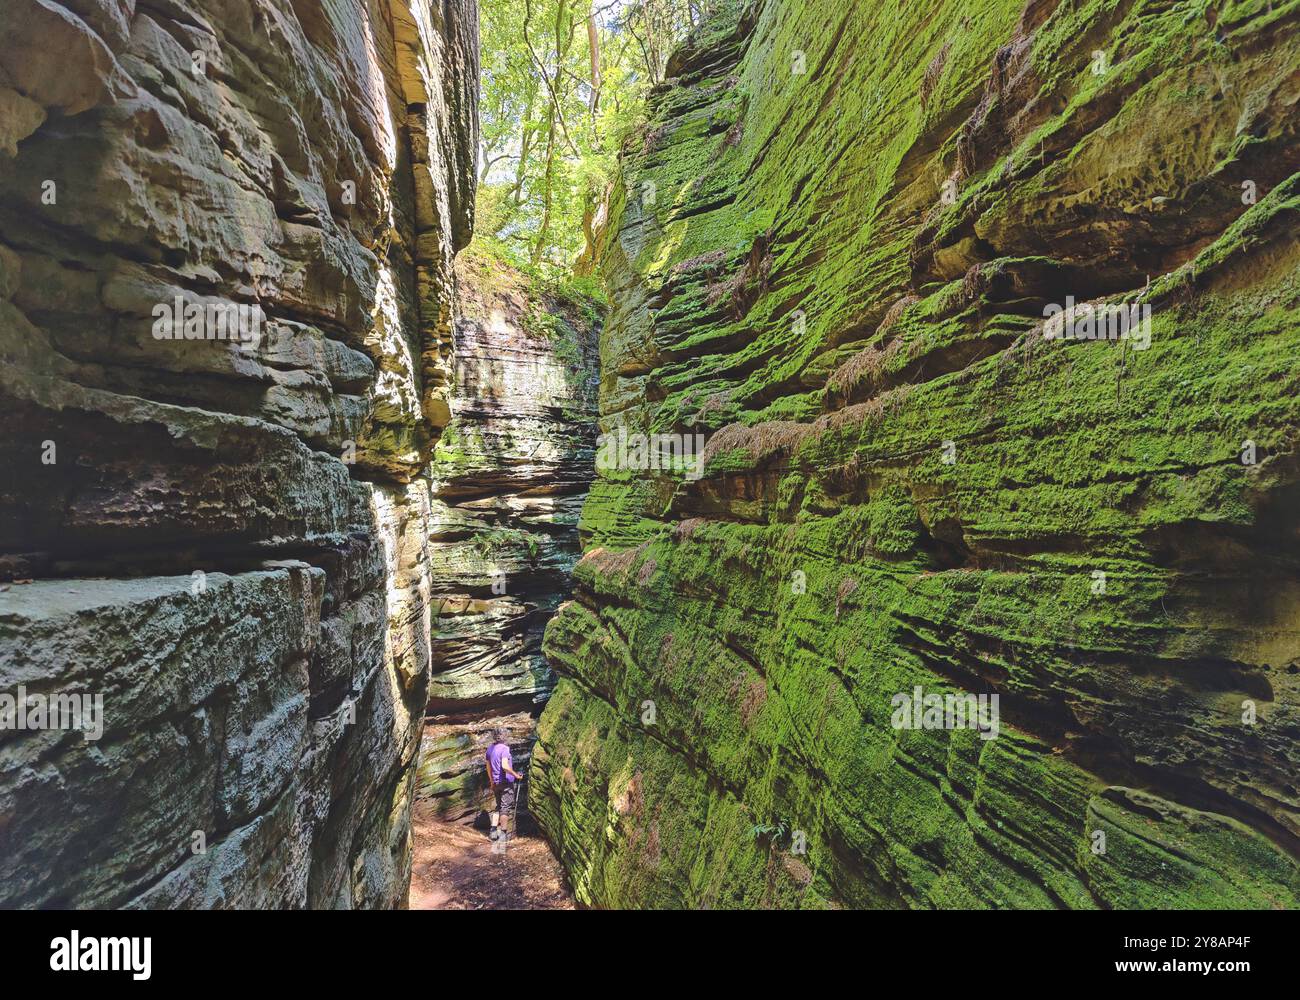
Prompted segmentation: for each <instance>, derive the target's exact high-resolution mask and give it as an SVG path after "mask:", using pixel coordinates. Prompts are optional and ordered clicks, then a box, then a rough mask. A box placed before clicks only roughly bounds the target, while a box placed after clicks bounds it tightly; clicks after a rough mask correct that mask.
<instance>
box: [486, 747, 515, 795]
mask: <svg viewBox="0 0 1300 1000" xmlns="http://www.w3.org/2000/svg"><path fill="white" fill-rule="evenodd" d="M487 762H488V770H489V771H491V772H492V784H494V785H499V784H501V775H502V774H503V773H504V770H503V768H506V767H508V768H510V770H512V771H513V770H514V769H515V762H514V761H513V760H512V759H511V757H510V748H509V747H508V746H506V744H504V743H493V744H492V745H491V746H490V747H488V752H487ZM505 778H506V782H507V783H508V784H511V785H513V784H514V783H515V779H514V778H513V777H511V776H510V775H508V774H507V775H506V776H505Z"/></svg>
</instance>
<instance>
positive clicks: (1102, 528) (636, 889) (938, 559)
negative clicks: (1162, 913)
mask: <svg viewBox="0 0 1300 1000" xmlns="http://www.w3.org/2000/svg"><path fill="white" fill-rule="evenodd" d="M718 6H719V7H720V8H721V9H722V11H723V13H722V14H721V15H720V16H719V17H718V18H716V19H715V20H714V21H712V22H711V23H710V24H709V25H708V26H707V27H706V28H705V29H704V30H703V31H701V33H700V34H699V36H698V37H696V38H695V39H693V40H692V41H691V43H690V44H688V45H687V46H686V47H684V49H683V50H682V51H681V52H679V53H678V55H677V56H676V57H675V58H674V60H673V63H672V66H671V68H670V74H671V76H672V79H671V80H670V81H669V83H668V85H667V86H665V87H664V88H663V89H662V90H661V91H660V92H659V93H658V94H657V95H656V97H655V100H654V102H653V106H652V109H651V121H650V123H649V125H648V126H647V128H646V129H645V132H644V134H643V135H642V136H641V137H640V139H639V141H636V142H634V143H632V144H629V146H628V147H627V150H626V152H625V155H624V158H623V173H624V176H623V183H622V184H620V185H619V186H618V188H617V191H616V195H615V204H614V206H613V209H612V212H611V224H610V229H609V232H608V233H607V236H606V241H607V248H606V253H605V261H606V267H605V278H606V282H607V285H608V289H609V292H610V296H611V299H612V301H613V303H614V305H613V311H612V314H611V317H610V321H609V323H608V324H607V326H606V328H605V332H604V334H603V339H602V356H603V359H604V368H603V380H602V385H601V422H602V428H603V429H605V430H612V429H614V428H617V427H625V428H627V429H628V430H629V431H630V432H633V433H657V432H662V433H673V434H693V433H695V432H696V431H699V430H703V431H704V432H705V433H707V434H708V436H709V443H708V445H707V448H706V453H705V456H704V459H705V468H704V470H703V471H704V475H703V477H702V478H700V479H699V480H698V481H690V480H689V479H688V478H687V476H686V475H685V472H687V471H689V470H688V469H687V468H686V467H685V466H684V465H683V466H679V468H678V469H677V471H676V473H671V472H662V471H660V472H655V471H654V470H646V469H644V468H641V469H636V468H629V467H623V468H619V469H615V470H611V471H609V472H604V473H602V474H601V475H600V476H599V478H598V479H597V480H596V482H595V484H594V485H593V487H592V491H591V495H590V499H589V500H588V503H587V506H586V508H585V511H584V523H585V524H586V526H587V528H588V529H589V530H590V532H591V535H592V544H591V545H590V546H589V548H588V550H587V552H586V554H585V555H584V557H583V559H582V561H581V562H580V563H579V565H578V567H577V570H576V583H577V590H576V595H575V597H576V599H575V600H574V601H573V602H572V603H569V604H567V605H565V606H564V608H562V610H561V611H560V612H559V614H557V615H556V617H555V618H553V619H552V622H551V624H550V626H549V628H548V630H547V633H546V644H545V648H546V652H547V655H548V657H549V659H550V661H551V663H552V664H553V665H554V666H555V668H556V669H557V671H559V672H560V673H561V675H562V677H561V681H560V683H559V685H558V687H557V688H556V691H555V693H554V694H553V696H552V698H551V700H550V702H549V703H548V705H547V708H546V710H545V712H544V713H543V716H542V719H541V723H540V726H539V742H538V745H537V749H536V753H535V757H534V761H533V766H532V771H531V774H532V778H533V785H534V788H533V793H534V794H533V800H534V811H535V813H536V814H537V815H538V817H539V818H540V820H541V821H542V825H543V827H544V828H545V830H546V831H547V833H548V834H549V836H550V837H551V839H552V840H553V842H554V843H555V844H556V846H557V849H558V851H559V854H560V856H561V858H562V860H563V862H564V864H565V867H566V868H567V869H568V871H569V873H570V876H571V878H572V881H573V884H574V888H575V891H576V893H577V896H578V898H579V900H581V901H584V902H587V903H591V904H596V905H631V906H701V907H704V906H708V907H717V906H805V907H817V906H845V905H862V906H877V907H999V908H1005V907H1082V908H1089V907H1139V906H1157V907H1198V906H1249V907H1295V906H1297V905H1300V866H1298V865H1297V860H1296V859H1297V857H1300V792H1298V791H1297V785H1296V780H1295V776H1296V774H1297V773H1300V756H1298V755H1297V747H1298V746H1300V742H1298V741H1297V737H1300V630H1298V629H1297V613H1298V611H1300V590H1298V589H1297V584H1296V581H1297V579H1300V573H1298V572H1297V570H1300V518H1298V517H1297V509H1298V508H1297V503H1296V501H1297V498H1298V497H1300V471H1298V466H1297V461H1296V455H1297V427H1300V392H1297V390H1298V389H1300V368H1298V367H1297V365H1296V361H1295V359H1296V355H1297V351H1298V350H1300V250H1298V248H1297V243H1296V239H1295V234H1296V227H1297V223H1298V221H1300V174H1297V170H1300V136H1298V135H1297V131H1296V130H1297V122H1298V121H1300V118H1297V115H1296V108H1297V102H1298V101H1300V49H1297V47H1296V46H1295V44H1294V38H1295V33H1296V31H1297V28H1298V27H1300V24H1298V17H1300V15H1298V14H1297V9H1296V8H1295V7H1294V6H1286V5H1278V4H1273V3H1267V2H1263V0H1259V2H1255V0H1246V2H1241V3H1230V4H1211V5H1208V6H1207V5H1204V4H1197V3H1145V2H1120V3H1084V2H1078V3H1075V2H1067V0H1030V2H1029V3H1028V4H1026V3H1025V2H1024V0H994V2H987V3H978V4H977V3H963V2H956V0H942V2H938V3H932V4H902V5H890V4H877V3H847V4H846V3H836V2H830V0H805V2H803V3H783V2H779V0H763V2H758V3H755V4H739V3H727V2H723V3H720V4H719V5H718ZM1069 297H1073V298H1074V299H1075V300H1076V301H1078V302H1097V303H1102V302H1105V301H1110V302H1120V301H1124V302H1128V303H1137V304H1139V305H1145V306H1149V307H1150V308H1151V311H1152V319H1151V326H1150V328H1149V329H1148V330H1147V331H1146V333H1149V335H1150V341H1149V344H1143V343H1142V338H1140V337H1130V338H1129V339H1127V340H1124V341H1114V342H1098V341H1087V340H1082V341H1080V340H1075V341H1067V340H1062V339H1054V338H1049V337H1047V336H1045V332H1049V331H1045V327H1044V315H1045V310H1050V307H1051V306H1053V305H1056V306H1058V307H1060V306H1064V305H1065V304H1066V303H1067V301H1068V299H1069ZM918 686H919V687H920V688H921V689H922V692H923V697H924V696H927V695H939V696H944V695H966V694H970V695H977V696H978V695H987V696H991V695H997V696H998V697H999V699H1000V728H999V730H998V732H997V734H996V738H991V739H985V738H983V737H984V735H988V734H981V733H978V732H974V731H972V730H970V729H958V728H949V727H947V726H946V723H944V722H943V721H942V720H936V721H938V722H939V724H938V725H930V724H928V723H927V721H926V720H925V719H924V718H923V719H922V727H921V728H919V729H918V728H913V726H912V722H913V721H914V716H913V715H912V713H911V712H908V713H907V715H906V718H904V719H903V720H902V721H903V722H906V723H907V726H906V727H904V726H901V725H899V724H898V723H899V716H898V715H897V712H898V705H897V703H896V702H895V700H894V699H895V698H897V697H898V696H900V695H902V696H908V697H910V696H912V695H913V693H914V692H915V690H916V688H917V687H918ZM986 704H987V703H986Z"/></svg>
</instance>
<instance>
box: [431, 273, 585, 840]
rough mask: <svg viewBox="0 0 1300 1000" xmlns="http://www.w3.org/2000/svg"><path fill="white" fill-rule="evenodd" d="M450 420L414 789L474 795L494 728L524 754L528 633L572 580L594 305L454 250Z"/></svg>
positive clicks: (532, 650) (437, 508)
mask: <svg viewBox="0 0 1300 1000" xmlns="http://www.w3.org/2000/svg"><path fill="white" fill-rule="evenodd" d="M457 273H458V276H459V279H460V280H459V283H458V288H459V308H458V317H459V318H458V320H457V323H456V338H455V359H456V379H455V391H454V395H453V399H452V412H453V419H452V422H451V424H450V425H449V426H448V428H447V430H446V433H445V434H444V435H443V437H442V440H441V441H439V443H438V447H437V449H436V451H435V453H434V460H433V464H432V465H431V467H430V470H429V472H430V482H431V486H432V490H433V501H432V513H431V516H430V520H429V564H430V568H431V571H432V577H433V580H434V590H433V603H434V613H435V616H436V617H435V620H434V631H435V635H434V640H433V653H432V658H433V677H432V682H431V684H430V688H429V719H428V725H427V727H426V730H425V737H424V748H423V752H422V761H421V766H420V774H421V779H420V794H421V795H427V796H429V797H430V798H431V799H432V800H433V805H434V808H435V810H436V812H437V814H438V815H441V816H443V817H446V818H463V817H465V816H467V815H470V814H472V813H474V812H476V811H477V810H478V809H480V808H481V807H482V804H483V797H484V793H485V791H486V781H485V779H484V773H483V766H482V754H483V749H484V747H485V746H486V745H487V744H488V742H490V740H489V736H490V730H491V729H493V728H496V727H500V728H504V729H506V730H507V731H508V732H509V734H510V742H511V745H512V746H513V747H514V749H515V758H516V760H515V766H516V768H517V769H519V770H522V769H523V767H524V766H526V764H527V762H528V760H529V755H530V748H531V745H532V742H533V739H534V729H535V723H536V719H537V716H538V715H539V714H540V712H541V709H542V706H543V705H544V704H545V702H546V699H547V698H548V697H549V696H550V693H551V690H552V689H553V688H554V686H555V677H554V674H553V673H552V672H551V670H550V667H549V666H548V665H547V663H546V660H545V657H543V655H542V648H541V647H542V631H543V629H544V627H545V625H546V622H547V621H548V620H549V619H550V616H551V615H552V614H553V613H554V611H555V608H556V607H557V606H558V605H559V603H560V602H561V601H562V600H563V599H565V598H566V597H567V596H568V595H569V593H570V591H571V588H572V583H571V573H572V569H573V565H574V563H576V562H577V560H578V555H579V552H580V545H579V540H578V521H579V513H580V510H581V507H582V502H583V500H584V498H585V497H586V494H587V489H588V487H589V486H590V484H591V479H592V476H593V474H594V459H595V438H596V391H597V385H598V374H597V373H598V371H599V359H598V357H597V340H598V336H599V329H600V324H599V316H600V310H599V308H598V307H597V306H596V305H595V304H594V303H592V302H590V301H589V300H587V299H585V298H583V297H581V296H579V295H576V293H574V294H570V293H565V292H562V291H560V290H547V289H546V288H544V287H542V286H541V285H539V284H535V283H534V282H533V281H531V280H530V279H529V278H528V276H526V275H524V274H522V273H520V272H519V271H517V270H515V269H514V268H512V267H510V266H509V265H508V264H506V263H504V262H502V261H500V260H497V259H495V258H494V257H490V256H486V255H480V254H479V253H477V252H476V251H473V250H472V251H470V252H469V253H467V254H465V255H462V257H461V258H459V259H458V261H457Z"/></svg>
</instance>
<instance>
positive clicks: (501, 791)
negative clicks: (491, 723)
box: [484, 729, 524, 841]
mask: <svg viewBox="0 0 1300 1000" xmlns="http://www.w3.org/2000/svg"><path fill="white" fill-rule="evenodd" d="M484 757H485V765H486V767H487V776H488V784H489V785H490V786H491V787H492V794H493V796H494V797H495V799H496V809H495V810H494V811H492V812H491V813H489V819H490V820H491V824H492V829H491V831H490V832H489V834H488V836H489V837H491V838H492V839H493V840H502V841H504V840H509V839H510V836H511V834H513V833H514V830H513V829H512V825H511V822H510V820H511V817H512V816H513V815H514V811H515V796H516V794H518V789H517V788H516V787H515V782H517V781H523V780H524V776H523V775H522V774H519V773H518V772H517V771H516V770H515V769H514V766H515V762H514V759H513V758H512V757H511V755H510V745H509V744H508V743H507V742H506V731H505V730H504V729H494V730H492V744H491V746H489V747H488V749H487V753H486V754H485V755H484Z"/></svg>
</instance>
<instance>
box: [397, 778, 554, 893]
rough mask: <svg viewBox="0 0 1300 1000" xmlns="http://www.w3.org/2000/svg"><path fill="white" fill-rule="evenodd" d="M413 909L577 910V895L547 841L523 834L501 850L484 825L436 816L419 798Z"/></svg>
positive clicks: (417, 805) (415, 816)
mask: <svg viewBox="0 0 1300 1000" xmlns="http://www.w3.org/2000/svg"><path fill="white" fill-rule="evenodd" d="M411 819H412V825H413V827H414V832H415V865H414V870H413V871H412V873H411V895H410V907H411V909H412V910H572V909H573V908H574V907H573V897H572V896H571V895H570V893H569V889H568V886H567V885H566V884H565V881H564V873H563V871H562V870H561V868H560V866H559V863H558V862H557V861H556V860H555V858H554V857H553V856H552V855H551V849H550V847H549V846H548V845H547V843H546V841H545V840H543V839H542V838H541V837H537V836H522V837H518V838H516V839H515V840H512V841H510V843H508V844H507V845H506V848H505V851H504V852H503V853H501V854H494V853H493V852H492V841H490V840H488V837H487V834H486V833H485V832H484V831H482V830H475V829H474V828H473V827H472V826H468V825H465V824H461V823H445V822H443V821H441V820H439V819H436V818H435V817H434V816H433V815H432V813H431V811H430V810H429V808H428V807H427V805H426V804H425V803H422V802H418V801H417V802H416V804H415V809H414V814H413V816H412V818H411Z"/></svg>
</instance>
